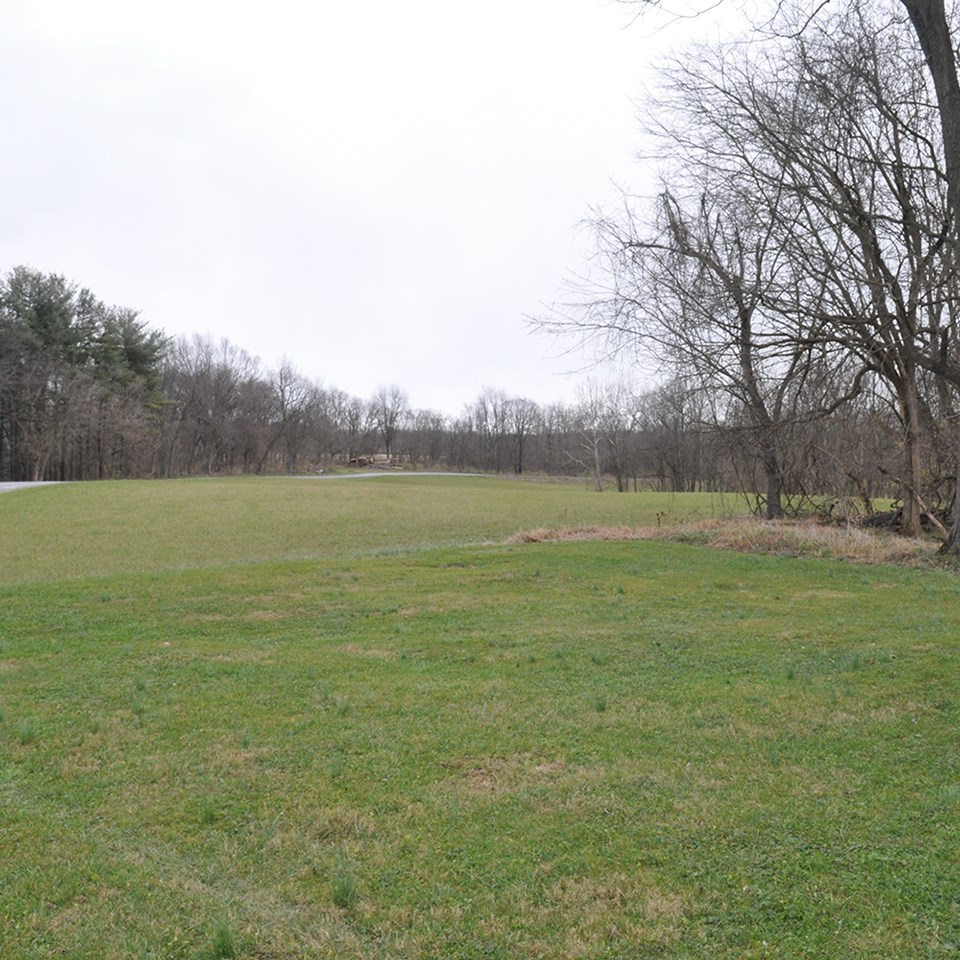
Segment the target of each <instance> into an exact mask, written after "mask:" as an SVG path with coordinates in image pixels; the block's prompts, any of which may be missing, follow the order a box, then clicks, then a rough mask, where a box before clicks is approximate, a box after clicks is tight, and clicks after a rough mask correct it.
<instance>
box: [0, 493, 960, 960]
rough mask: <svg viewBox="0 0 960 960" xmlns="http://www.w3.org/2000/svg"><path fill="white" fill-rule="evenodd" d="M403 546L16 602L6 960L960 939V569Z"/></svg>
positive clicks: (2, 651) (720, 950) (732, 950)
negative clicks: (958, 572) (951, 571)
mask: <svg viewBox="0 0 960 960" xmlns="http://www.w3.org/2000/svg"><path fill="white" fill-rule="evenodd" d="M390 482H396V481H390ZM449 482H450V483H451V484H452V483H459V482H461V481H449ZM158 486H160V487H163V486H165V485H158ZM254 486H256V485H254ZM437 486H438V487H439V488H441V489H442V487H443V483H442V482H441V483H439V484H438V485H437ZM506 486H508V487H511V488H513V487H514V486H515V485H513V484H507V485H506ZM145 489H149V488H145ZM273 489H274V488H272V487H270V486H269V485H268V486H267V487H262V488H261V490H270V491H271V492H272V490H273ZM413 489H418V488H416V487H414V488H413ZM543 489H547V488H543ZM49 492H50V491H47V490H42V491H37V492H36V493H35V494H34V496H36V497H40V496H45V495H46V494H48V493H49ZM162 493H163V496H166V495H167V493H166V491H165V490H163V491H162ZM143 495H144V496H146V494H143ZM461 495H462V494H461V493H459V492H458V493H456V496H461ZM483 495H484V496H486V495H488V494H486V492H484V494H483ZM17 496H20V495H19V494H18V495H17ZM261 496H268V494H266V493H261ZM283 496H286V494H283ZM436 496H438V497H439V496H441V494H439V493H437V494H436ZM450 496H454V495H453V494H451V495H450ZM546 496H547V497H548V500H547V505H546V506H544V508H543V509H542V510H541V513H546V512H548V511H549V510H550V509H555V507H554V506H551V505H550V501H549V496H550V494H549V493H547V494H546ZM595 499H604V498H595ZM609 499H611V500H616V499H618V498H614V497H610V498H609ZM417 500H418V498H414V501H415V502H414V503H413V504H411V505H410V506H409V509H410V510H411V511H415V510H416V501H417ZM70 502H72V503H73V504H76V503H77V501H70ZM401 503H402V501H401V500H398V501H396V502H395V504H394V511H395V512H397V513H399V512H402V508H401ZM91 509H92V508H91ZM283 509H288V508H286V507H285V508H283ZM344 509H345V508H344ZM484 509H486V505H485V506H484ZM605 509H612V508H605ZM618 509H619V508H618ZM263 510H264V512H265V513H270V511H274V512H276V511H279V510H280V508H279V507H278V506H276V505H272V506H271V505H268V504H266V503H265V504H263ZM483 512H484V511H483V510H478V513H483ZM588 519H589V518H588ZM458 523H459V524H462V525H463V526H462V527H460V528H458V527H457V524H458ZM450 524H451V530H453V531H454V533H451V539H453V537H454V536H455V531H456V530H457V529H463V528H465V527H467V526H469V524H468V522H467V521H466V520H465V519H464V518H463V517H456V518H450ZM519 525H520V526H531V525H533V524H530V523H529V522H525V523H521V524H519ZM348 526H349V524H346V523H344V527H345V528H346V527H348ZM77 529H78V531H79V530H80V528H79V527H78V528H77ZM418 529H420V528H418ZM79 535H80V534H79V533H78V534H77V536H79ZM184 536H186V534H184ZM94 539H95V538H94ZM333 539H334V538H332V537H331V541H332V540H333ZM426 539H428V540H442V539H443V537H441V536H431V537H430V538H426ZM383 546H384V547H385V548H386V549H385V550H384V551H383V552H380V553H378V552H377V550H376V544H372V543H370V542H369V541H367V542H365V543H362V544H360V543H358V544H356V545H351V544H346V545H343V546H342V547H341V548H340V549H339V553H338V554H337V555H335V556H329V557H321V558H316V559H301V560H284V561H271V560H268V559H264V558H262V557H261V558H259V559H258V561H257V562H253V563H243V562H241V561H240V559H239V558H238V557H236V556H234V557H231V558H230V559H229V562H227V563H225V564H223V565H221V566H215V565H212V561H211V557H210V555H209V554H207V555H206V556H205V557H204V559H203V565H202V566H199V567H197V568H194V569H158V570H152V571H144V572H135V573H129V574H119V573H111V574H109V575H102V576H95V577H82V576H76V575H71V576H70V577H69V578H67V579H57V578H50V577H46V578H44V577H43V576H27V575H26V572H25V570H24V568H22V567H21V568H20V580H21V582H19V583H13V584H8V585H7V586H5V587H3V588H0V716H2V719H0V850H2V851H3V857H2V860H0V956H2V957H15V958H20V957H24V958H31V960H33V958H35V960H39V958H52V957H63V956H68V957H75V958H121V957H124V958H125V957H153V958H159V957H166V958H198V960H199V958H210V957H217V956H231V955H234V956H238V957H251V958H267V957H278V958H279V957H304V958H307V957H309V958H333V957H347V958H364V960H367V958H387V957H396V958H427V957H441V956H442V957H469V958H473V957H477V958H479V957H504V958H506V957H511V958H512V957H527V956H532V957H537V956H539V957H631V958H632V957H666V958H694V957H697V958H699V957H708V956H709V957H720V958H731V960H732V958H741V957H791V958H792V957H823V958H828V957H830V958H833V957H864V958H866V957H870V958H890V957H910V958H913V957H917V958H920V957H923V958H927V957H941V956H944V957H945V956H951V955H954V954H955V953H956V951H957V949H958V945H960V899H958V893H957V891H958V890H960V857H958V855H957V850H958V847H960V845H958V837H957V814H958V812H960V749H958V746H960V745H958V740H957V733H956V731H957V721H958V710H960V702H958V701H960V697H958V688H957V676H958V668H960V662H958V660H960V657H958V652H957V650H958V645H957V642H956V638H957V636H958V635H960V581H958V580H957V578H956V577H955V575H952V574H949V573H946V572H942V571H916V570H906V569H901V568H896V567H888V566H882V565H881V566H874V567H860V566H856V565H853V564H842V563H837V562H832V561H823V560H805V559H790V558H770V557H760V556H751V555H744V554H729V553H725V552H722V551H716V550H710V549H706V548H703V547H699V546H692V545H687V544H682V545H678V544H664V543H653V542H631V543H591V542H570V543H551V544H516V545H509V546H505V545H496V544H494V545H481V546H455V547H442V548H421V549H403V550H400V549H398V547H399V545H398V544H397V543H396V542H390V543H387V544H384V545H383ZM245 549H249V544H248V546H247V547H245ZM191 551H196V554H195V555H197V556H199V555H201V554H202V549H201V548H200V547H199V546H197V545H196V544H193V543H191V542H184V543H183V544H182V550H181V554H180V556H178V557H176V558H170V561H171V562H170V566H175V565H177V564H182V562H183V557H184V556H189V555H193V554H191ZM91 552H94V548H93V547H91ZM104 556H106V555H104Z"/></svg>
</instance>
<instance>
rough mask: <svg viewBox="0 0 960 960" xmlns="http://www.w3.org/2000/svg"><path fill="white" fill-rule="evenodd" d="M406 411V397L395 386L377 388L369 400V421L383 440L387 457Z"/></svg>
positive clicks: (407, 404) (407, 405)
mask: <svg viewBox="0 0 960 960" xmlns="http://www.w3.org/2000/svg"><path fill="white" fill-rule="evenodd" d="M408 409H409V401H408V400H407V395H406V394H405V393H404V392H403V391H402V390H401V389H400V388H399V387H398V386H397V385H396V384H391V385H390V386H389V387H379V388H378V389H377V391H376V392H375V393H374V395H373V397H372V399H371V400H370V420H371V422H372V423H373V424H374V425H375V426H376V429H377V431H378V432H379V434H380V437H381V438H382V440H383V446H384V451H385V453H386V454H387V456H388V457H389V456H390V454H391V451H392V449H393V443H394V440H395V438H396V436H397V431H398V430H399V429H400V427H401V425H402V423H403V419H404V417H405V416H406V415H407V412H408Z"/></svg>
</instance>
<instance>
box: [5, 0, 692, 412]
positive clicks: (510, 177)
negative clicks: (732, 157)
mask: <svg viewBox="0 0 960 960" xmlns="http://www.w3.org/2000/svg"><path fill="white" fill-rule="evenodd" d="M0 9H2V11H3V15H4V16H3V21H4V25H3V31H2V35H0V110H2V116H3V118H4V133H5V137H4V140H5V143H4V149H3V151H2V154H0V171H2V185H0V204H2V212H3V215H2V221H0V222H2V229H0V270H2V272H4V273H5V272H7V271H8V270H9V269H11V268H12V267H13V266H15V265H17V264H27V265H30V266H33V267H35V268H37V269H39V270H42V271H44V272H54V273H60V274H64V275H65V276H67V277H68V278H69V279H71V280H74V281H76V282H77V283H79V284H80V285H82V286H87V287H89V288H90V289H92V290H93V292H94V293H95V294H96V295H97V296H99V297H100V298H101V299H103V300H105V301H107V302H108V303H111V304H117V305H121V306H127V307H133V308H135V309H138V310H139V311H140V313H141V316H142V318H143V319H145V320H146V321H147V322H148V323H149V325H150V326H151V327H154V328H159V329H163V330H165V331H166V332H167V333H169V334H173V335H180V334H190V335H192V334H194V333H198V334H203V335H207V334H210V335H212V336H214V337H216V338H220V337H227V338H229V339H230V340H231V341H232V342H233V343H234V344H236V345H237V346H239V347H241V348H243V349H244V350H246V351H247V352H248V353H251V354H254V355H256V356H259V357H261V358H262V360H263V362H264V364H265V366H268V367H269V366H273V365H276V364H277V363H278V362H279V361H280V360H281V359H282V358H283V357H287V358H289V359H290V360H292V361H293V363H294V364H295V366H296V367H297V368H298V369H299V370H300V371H301V372H302V373H304V374H306V375H308V376H310V377H311V378H314V379H319V380H321V381H323V382H324V383H325V384H327V385H331V386H337V387H340V388H341V389H344V390H347V391H348V392H350V393H352V394H355V395H357V396H361V397H364V398H365V397H369V396H370V395H371V394H372V393H373V391H374V390H375V389H376V388H377V387H378V386H380V385H387V384H391V383H396V384H398V385H399V386H400V387H402V388H403V389H404V390H405V391H406V392H407V394H408V396H409V398H410V401H411V403H412V405H413V406H415V407H430V408H434V409H437V410H441V411H443V412H446V413H457V412H459V411H460V410H461V409H462V407H463V406H464V404H466V403H468V402H469V401H471V400H473V399H474V398H475V397H476V396H477V394H478V393H479V392H480V390H481V389H482V388H483V387H485V386H490V387H495V388H498V389H503V390H505V391H507V392H508V393H509V394H512V395H521V396H526V397H529V398H531V399H534V400H537V401H540V402H549V401H552V400H571V399H572V398H573V397H574V394H575V385H576V384H577V383H578V382H581V381H582V380H584V379H585V377H586V375H585V374H581V375H579V376H565V371H567V370H569V369H571V368H572V367H577V366H580V365H581V363H582V360H581V359H580V358H579V357H560V356H558V355H557V354H558V350H557V349H556V347H555V346H554V345H553V344H551V343H550V342H549V341H547V340H545V339H543V338H542V337H539V336H536V335H532V334H531V333H530V332H529V331H528V330H527V328H526V325H525V323H524V316H525V315H527V314H535V313H537V312H539V311H540V310H541V304H542V303H543V302H549V301H551V300H554V299H555V298H556V297H557V296H558V294H559V292H560V288H561V284H562V282H563V279H564V276H565V275H567V274H570V273H576V272H577V271H578V270H580V268H581V263H582V258H583V255H584V253H585V252H586V250H587V249H588V244H589V240H588V238H587V237H586V236H585V235H584V234H583V233H582V232H581V231H578V229H577V224H578V222H579V221H580V220H581V219H582V218H583V217H584V216H585V215H586V214H587V212H588V208H589V207H590V206H591V205H592V204H596V203H599V202H602V201H604V200H610V199H611V198H612V197H613V196H614V195H615V191H614V187H613V184H614V183H622V184H625V185H630V186H633V187H634V188H636V189H639V190H643V189H644V188H645V187H646V186H648V185H649V184H645V183H643V182H642V181H643V180H644V178H646V179H648V180H649V178H650V173H649V172H648V171H644V169H643V168H642V167H640V166H639V165H638V164H637V163H636V162H635V161H634V159H633V157H634V154H635V152H636V149H637V145H638V123H637V119H636V106H635V99H636V98H637V97H638V96H639V95H640V94H641V92H642V89H643V85H644V83H645V78H647V77H648V72H647V68H648V65H649V63H650V61H651V60H652V59H653V58H654V57H655V55H656V51H657V49H658V48H660V47H662V46H664V45H665V44H667V43H673V42H676V37H675V36H674V35H671V31H670V30H661V31H654V30H652V29H651V28H650V25H649V24H647V23H643V24H635V25H633V26H632V27H629V28H627V24H628V22H629V15H628V13H627V11H626V10H625V9H624V8H623V7H622V6H619V5H617V4H615V3H607V2H603V0H486V2H484V3H460V2H456V0H404V2H397V0H313V2H298V0H273V2H272V3H269V4H267V3H257V4H253V3H245V2H230V3H227V2H220V0H189V2H181V0H165V2H164V3H162V4H161V3H149V4H147V3H135V2H131V0H84V2H78V0H30V2H29V3H19V2H17V3H14V2H7V0H0ZM593 376H597V374H596V373H594V374H593Z"/></svg>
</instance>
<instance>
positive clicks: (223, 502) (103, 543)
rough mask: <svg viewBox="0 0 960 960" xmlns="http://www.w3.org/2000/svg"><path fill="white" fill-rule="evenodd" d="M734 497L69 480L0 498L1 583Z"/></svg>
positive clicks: (648, 519) (522, 485)
mask: <svg viewBox="0 0 960 960" xmlns="http://www.w3.org/2000/svg"><path fill="white" fill-rule="evenodd" d="M743 509H744V501H743V499H742V498H740V497H737V496H735V495H732V494H727V495H722V494H680V495H671V494H652V493H644V494H638V495H631V496H617V495H615V494H613V493H610V494H608V495H601V496H598V495H597V494H596V493H595V492H593V491H591V490H590V489H589V488H588V487H587V486H586V485H584V484H582V483H547V482H535V481H532V482H521V481H509V480H499V479H495V478H487V477H469V476H453V477H431V476H421V477H418V476H389V475H386V476H384V475H374V476H370V477H367V478H364V479H335V478H323V479H318V478H288V477H282V478H225V479H216V478H201V479H195V480H165V481H149V480H146V481H117V482H105V483H86V484H83V483H74V484H63V485H56V486H51V487H46V488H41V489H38V488H28V489H25V490H19V491H13V492H9V493H4V494H2V495H0V583H16V582H22V581H24V580H30V579H49V578H60V577H71V576H90V575H92V574H111V573H121V572H129V571H138V572H145V573H147V572H154V571H158V570H169V569H177V568H192V567H198V566H210V565H219V564H227V563H255V562H259V561H262V560H293V559H306V558H330V557H334V556H342V555H344V554H349V553H363V552H378V551H380V552H382V551H385V550H409V549H418V548H423V547H427V546H445V545H463V544H466V543H484V542H487V541H500V540H503V539H504V538H506V537H508V536H509V535H510V534H512V533H515V532H516V531H518V530H523V529H526V528H529V527H537V526H546V527H566V526H576V525H578V524H591V523H608V524H654V523H658V522H662V523H670V522H673V521H676V520H679V519H685V518H691V517H721V516H728V515H730V514H732V513H738V512H742V511H743Z"/></svg>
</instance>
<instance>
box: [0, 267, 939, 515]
mask: <svg viewBox="0 0 960 960" xmlns="http://www.w3.org/2000/svg"><path fill="white" fill-rule="evenodd" d="M898 436H899V422H898V420H897V417H896V415H895V412H894V411H893V410H892V409H891V408H890V406H889V403H888V398H887V397H886V396H885V395H884V394H883V393H882V392H876V391H874V392H871V391H862V392H861V393H860V394H859V395H858V396H857V397H856V398H855V399H853V400H851V401H850V402H849V403H848V404H846V405H845V406H844V407H843V409H842V411H841V410H838V411H837V412H836V413H835V414H834V415H833V416H832V417H831V418H830V421H829V423H828V424H820V423H817V424H812V423H808V422H801V421H797V422H796V423H794V424H792V425H791V428H790V433H789V437H788V436H787V435H786V434H784V435H782V436H780V437H779V439H778V456H780V457H781V466H780V469H781V471H782V473H783V487H784V490H785V491H788V492H785V493H784V494H783V498H784V501H785V504H786V507H785V508H786V509H790V508H799V507H801V506H802V505H803V504H804V503H805V502H808V501H809V500H810V498H812V497H815V496H817V495H819V494H823V493H830V494H831V495H836V496H838V497H841V498H842V497H846V498H847V499H848V500H856V501H857V502H862V503H866V502H868V501H869V500H870V499H871V498H873V497H876V496H878V495H882V494H890V493H893V492H895V489H896V483H895V481H894V480H893V479H891V478H892V477H893V476H894V475H895V471H896V463H895V458H894V457H893V456H892V455H891V451H892V449H893V448H894V447H895V446H896V438H897V437H898ZM852 452H855V455H852ZM371 462H372V463H374V464H376V465H380V466H388V465H391V464H393V465H399V464H404V465H409V466H413V467H418V468H431V467H433V468H442V469H448V470H456V471H478V472H490V473H501V474H515V475H540V476H548V477H550V476H552V477H567V478H570V477H583V478H585V482H588V483H590V484H591V485H592V486H595V487H596V488H597V489H604V487H608V488H611V489H617V490H620V491H624V492H625V491H629V490H637V489H649V488H653V489H659V490H675V491H692V490H742V491H744V492H749V491H754V490H756V489H758V479H759V477H760V473H759V466H758V465H759V464H760V463H761V462H762V461H758V460H757V458H756V456H755V452H754V448H753V428H752V426H751V425H750V424H748V423H746V422H744V421H743V418H742V417H741V416H732V415H731V413H730V411H729V410H726V411H724V410H721V408H720V406H718V394H716V393H712V392H710V391H705V390H704V389H703V385H702V383H701V382H699V381H698V380H697V379H696V378H695V377H693V376H692V375H687V376H684V377H681V376H679V375H678V376H675V377H673V378H672V379H671V380H669V381H667V382H665V383H664V384H662V385H660V386H658V387H657V388H656V389H653V390H648V391H642V392H638V391H636V390H635V389H632V388H631V387H630V386H629V385H626V384H624V383H615V384H610V385H602V384H599V383H598V384H594V385H592V386H589V387H587V388H584V390H583V391H582V392H581V396H580V399H579V401H578V402H576V403H572V404H562V403H553V404H547V405H543V404H538V403H536V402H534V401H532V400H530V399H527V398H524V397H522V396H515V395H511V394H508V393H507V392H505V391H503V390H499V389H494V388H487V389H485V390H483V391H482V392H481V393H480V395H479V396H478V397H476V399H474V400H473V401H471V402H469V403H467V404H465V406H464V408H463V410H462V411H461V412H460V413H459V414H458V415H454V416H451V415H445V414H442V413H439V412H437V411H434V410H425V409H415V408H412V407H411V405H410V403H409V400H408V398H407V395H406V394H405V393H404V391H403V390H402V389H401V388H400V387H398V386H393V385H391V386H384V387H380V388H378V389H376V390H375V391H374V392H373V394H372V395H371V396H369V397H367V398H360V397H356V396H351V395H350V394H348V393H346V392H344V391H342V390H340V389H338V388H336V387H333V386H329V385H325V384H324V383H322V382H320V381H317V380H313V379H311V378H309V377H308V376H306V375H304V374H303V373H301V372H300V371H298V370H297V369H295V368H294V366H293V365H292V364H291V363H290V362H288V361H284V362H282V363H280V364H279V365H278V366H276V367H275V368H272V369H268V368H265V367H264V366H263V365H262V364H261V362H260V361H259V360H258V359H257V358H255V357H252V356H251V355H249V354H248V353H246V352H245V351H244V350H243V349H241V348H240V347H238V346H236V345H234V344H232V343H230V342H229V341H228V340H225V339H222V340H213V339H210V338H204V337H199V336H194V337H181V338H178V339H171V338H168V337H166V336H164V335H163V334H162V332H160V331H156V330H151V329H150V328H149V327H148V326H147V324H146V323H145V322H144V321H142V320H141V319H140V318H139V317H138V316H137V314H136V312H135V311H133V310H129V309H125V308H117V307H108V306H106V305H104V304H103V302H102V301H100V300H99V299H97V297H96V296H95V295H94V294H92V293H91V292H90V291H89V290H87V289H84V288H80V287H78V286H77V285H76V284H73V283H71V282H69V281H67V280H66V279H64V278H63V277H61V276H58V275H54V274H44V273H41V272H39V271H37V270H34V269H31V268H28V267H16V268H15V269H13V270H12V271H11V272H10V273H8V274H7V275H6V276H5V277H4V278H2V280H0V479H2V480H88V479H105V478H119V477H179V476H194V475H199V474H239V473H260V474H277V473H305V472H317V471H321V470H327V469H331V468H334V467H343V466H349V465H357V464H368V463H371ZM944 469H946V468H945V467H944ZM945 489H946V488H945V487H944V492H945Z"/></svg>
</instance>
